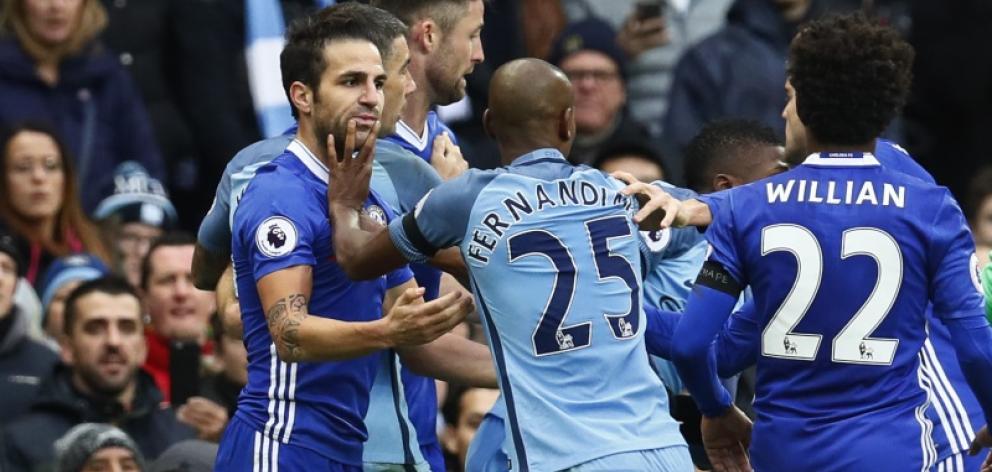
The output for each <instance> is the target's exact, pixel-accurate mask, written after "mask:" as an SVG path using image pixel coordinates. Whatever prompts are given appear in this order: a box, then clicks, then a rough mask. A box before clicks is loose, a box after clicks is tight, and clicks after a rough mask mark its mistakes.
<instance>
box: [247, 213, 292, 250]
mask: <svg viewBox="0 0 992 472" xmlns="http://www.w3.org/2000/svg"><path fill="white" fill-rule="evenodd" d="M296 240H297V233H296V226H295V225H294V224H293V222H292V221H289V219H287V218H285V217H282V216H273V217H270V218H266V220H265V221H263V222H262V224H260V225H259V226H258V229H257V230H256V231H255V245H257V246H258V250H259V251H261V252H262V254H265V255H266V256H269V257H279V256H284V255H286V254H289V253H290V252H291V251H292V250H293V249H296Z"/></svg>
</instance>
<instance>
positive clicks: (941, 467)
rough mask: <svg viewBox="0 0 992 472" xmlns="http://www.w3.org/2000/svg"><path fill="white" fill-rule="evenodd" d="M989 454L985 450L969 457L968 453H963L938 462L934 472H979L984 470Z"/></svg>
mask: <svg viewBox="0 0 992 472" xmlns="http://www.w3.org/2000/svg"><path fill="white" fill-rule="evenodd" d="M988 455H989V453H988V452H987V451H985V450H984V449H983V450H982V452H979V453H978V454H975V455H974V456H969V455H968V452H967V451H962V452H959V453H957V454H954V455H952V456H950V457H947V458H944V459H942V460H939V461H937V465H936V466H934V468H933V471H934V472H978V471H979V470H981V469H982V461H984V460H985V458H986V457H988Z"/></svg>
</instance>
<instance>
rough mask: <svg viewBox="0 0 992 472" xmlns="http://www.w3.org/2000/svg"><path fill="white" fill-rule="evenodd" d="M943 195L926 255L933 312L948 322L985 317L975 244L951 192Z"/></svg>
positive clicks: (931, 226) (931, 227) (945, 191)
mask: <svg viewBox="0 0 992 472" xmlns="http://www.w3.org/2000/svg"><path fill="white" fill-rule="evenodd" d="M941 191H942V192H943V195H942V200H943V201H942V203H941V204H940V206H939V207H938V210H937V211H936V212H935V214H934V219H933V222H932V223H931V224H930V226H929V228H930V231H931V241H930V247H929V248H928V254H927V256H928V257H927V260H928V268H927V270H928V273H929V274H930V301H931V302H933V312H934V314H935V315H937V317H939V318H941V319H943V320H945V321H946V320H947V319H950V318H959V317H970V316H972V315H974V314H976V313H979V314H984V313H985V299H984V294H985V292H984V290H983V289H982V284H981V280H980V278H979V269H978V257H977V256H976V254H975V242H974V241H975V240H974V239H973V238H972V236H971V231H970V230H969V229H968V223H967V221H966V220H965V218H964V214H963V213H961V209H960V208H958V205H957V203H956V202H955V201H954V199H953V198H952V197H951V195H950V192H949V191H948V190H947V189H946V188H941ZM969 282H970V283H969Z"/></svg>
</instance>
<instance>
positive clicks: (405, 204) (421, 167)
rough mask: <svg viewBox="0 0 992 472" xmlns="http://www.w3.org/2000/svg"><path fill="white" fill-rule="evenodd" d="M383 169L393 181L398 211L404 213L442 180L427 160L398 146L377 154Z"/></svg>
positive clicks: (411, 208)
mask: <svg viewBox="0 0 992 472" xmlns="http://www.w3.org/2000/svg"><path fill="white" fill-rule="evenodd" d="M376 159H379V162H380V163H381V165H382V167H383V169H385V171H386V174H387V175H388V176H389V179H390V180H392V182H393V187H394V188H395V189H396V194H397V198H398V200H399V208H398V211H399V212H401V213H406V212H408V211H413V208H414V207H415V206H416V205H417V202H419V201H420V199H422V198H424V195H427V192H430V191H431V190H433V189H434V188H435V187H437V186H439V185H441V183H442V182H443V180H441V176H440V175H438V173H437V171H436V170H434V168H433V167H431V165H430V164H428V163H427V161H425V160H423V159H420V158H419V157H417V156H416V155H414V154H412V153H410V152H409V151H407V150H406V149H403V148H402V147H400V146H395V148H389V149H386V150H384V151H383V153H382V155H381V159H380V156H379V155H377V156H376Z"/></svg>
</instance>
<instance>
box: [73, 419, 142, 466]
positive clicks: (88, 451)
mask: <svg viewBox="0 0 992 472" xmlns="http://www.w3.org/2000/svg"><path fill="white" fill-rule="evenodd" d="M108 447H123V448H124V449H128V450H130V451H131V453H132V454H134V461H135V462H137V463H138V466H139V467H140V468H141V470H145V458H144V456H142V455H141V451H140V450H138V445H137V444H135V443H134V440H133V439H131V437H130V436H128V435H127V433H125V432H124V431H121V430H120V429H119V428H117V427H115V426H112V425H109V424H104V423H83V424H80V425H77V426H75V427H73V428H72V429H70V430H69V431H68V432H67V433H65V435H64V436H62V437H61V438H59V440H58V441H56V442H55V456H56V461H55V463H56V464H57V467H56V469H55V470H56V471H57V472H79V471H80V470H82V468H83V466H84V465H86V461H87V460H89V458H90V456H92V455H93V454H94V453H95V452H96V451H99V450H100V449H104V448H108Z"/></svg>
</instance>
